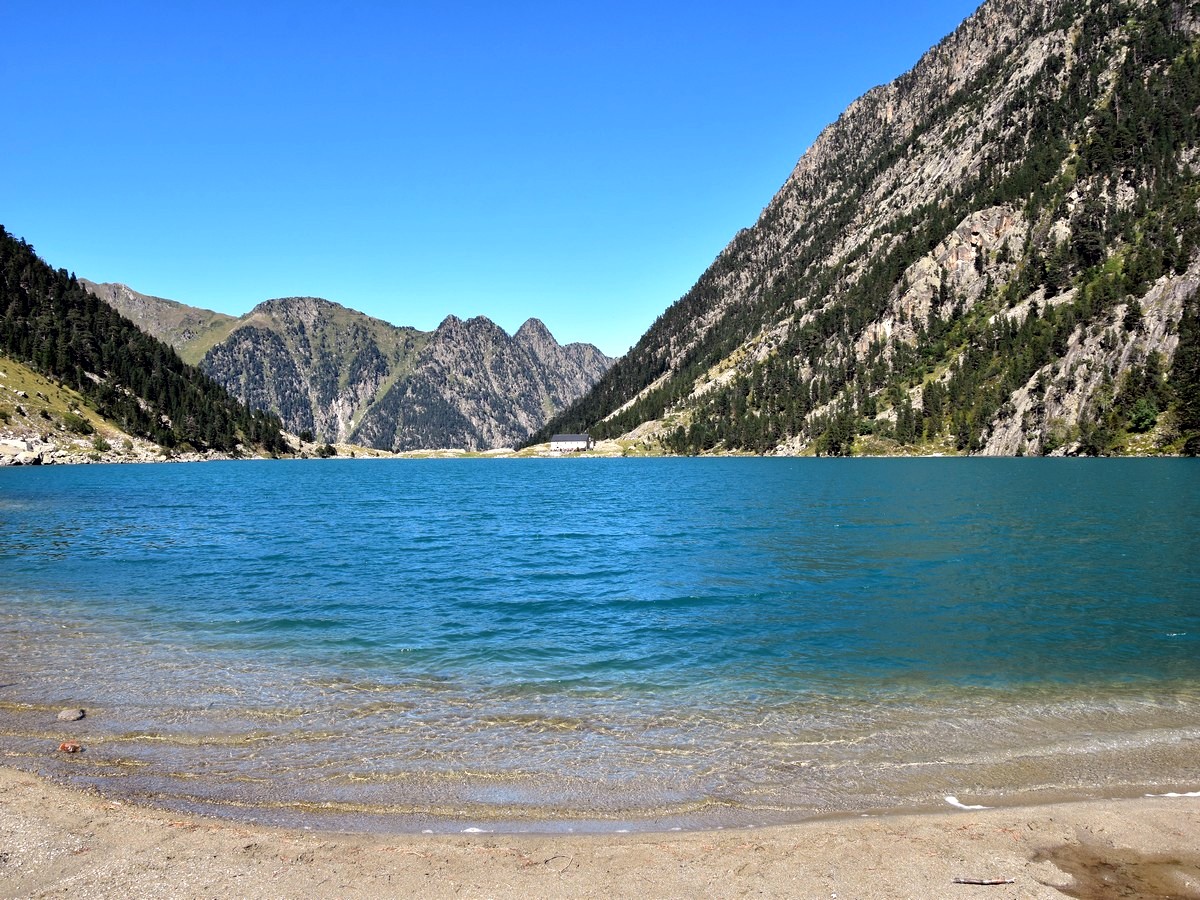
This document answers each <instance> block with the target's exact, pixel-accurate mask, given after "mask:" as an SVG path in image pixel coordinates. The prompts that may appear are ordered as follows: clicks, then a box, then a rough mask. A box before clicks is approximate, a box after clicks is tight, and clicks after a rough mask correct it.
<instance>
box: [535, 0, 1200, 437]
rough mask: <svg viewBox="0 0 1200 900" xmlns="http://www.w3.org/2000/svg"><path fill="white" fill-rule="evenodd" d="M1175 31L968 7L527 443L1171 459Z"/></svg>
mask: <svg viewBox="0 0 1200 900" xmlns="http://www.w3.org/2000/svg"><path fill="white" fill-rule="evenodd" d="M1197 8H1198V5H1197V4H1196V3H1195V2H1179V0H1136V2H1101V0H989V2H987V3H985V4H984V5H983V6H982V7H980V9H979V10H978V11H977V12H976V13H975V14H974V15H972V16H971V17H970V18H969V19H967V20H966V21H965V22H964V23H963V24H962V25H961V26H960V27H959V28H958V29H957V30H956V31H955V32H954V33H953V34H951V35H950V36H949V37H947V38H946V39H945V40H943V41H942V42H941V43H940V44H938V45H937V46H936V47H934V48H933V49H932V50H930V51H929V52H928V53H927V54H926V55H925V56H924V57H923V58H922V59H921V60H920V61H919V62H918V63H917V65H916V66H915V67H914V68H913V69H912V70H911V71H910V72H908V73H906V74H905V75H903V76H902V77H900V78H899V79H897V80H896V81H894V82H892V83H891V84H888V85H885V86H882V87H879V88H876V89H874V90H872V91H870V92H868V93H867V94H866V95H864V96H863V97H861V98H860V99H859V100H857V101H855V103H853V104H852V105H851V106H850V107H849V108H848V109H847V110H846V111H845V112H844V113H843V114H842V116H841V117H840V118H839V119H838V120H837V121H836V122H835V123H834V124H832V125H830V126H829V127H828V128H827V129H826V130H825V131H824V132H823V133H822V134H821V136H820V137H819V138H818V140H817V141H816V142H815V143H814V144H813V146H812V147H811V148H810V149H809V150H808V152H807V153H805V154H804V156H803V157H802V158H801V159H800V161H799V162H798V164H797V165H796V168H795V170H794V171H793V172H792V174H791V176H790V177H789V178H788V179H787V181H786V183H785V184H784V185H783V187H782V188H781V189H780V191H779V192H778V193H777V194H776V196H775V197H774V198H773V199H772V200H771V202H770V203H769V204H768V206H767V207H766V208H765V209H764V210H763V213H762V215H761V216H760V218H759V220H758V222H757V223H756V224H755V225H754V226H753V227H752V228H750V229H746V230H743V231H741V232H739V233H738V234H737V235H736V236H735V237H734V239H733V241H732V242H731V243H730V244H729V246H728V247H726V249H725V250H724V251H723V252H722V253H721V255H720V256H719V257H718V258H717V259H716V261H715V262H714V263H713V264H712V265H711V266H710V267H709V269H708V270H707V271H706V272H704V273H703V274H702V275H701V277H700V278H699V280H698V281H697V283H696V285H695V287H693V288H692V290H691V291H689V292H688V293H687V294H686V295H685V296H684V297H683V298H681V299H680V300H679V301H678V302H677V303H675V304H674V305H672V306H671V307H670V308H668V309H667V310H666V311H665V312H664V313H663V315H662V316H661V317H660V318H659V319H658V321H656V322H655V323H654V325H653V326H652V327H651V328H650V330H649V331H648V332H647V333H646V334H645V335H644V336H643V338H642V339H641V340H640V341H639V342H638V344H637V345H636V346H635V347H634V348H633V349H632V350H631V351H630V352H629V353H628V354H627V355H626V356H625V357H623V358H622V359H621V360H620V361H619V362H618V363H617V364H616V365H615V366H614V367H613V368H612V369H611V370H610V371H609V372H608V373H607V375H606V376H605V377H604V378H603V379H601V381H600V382H599V384H598V385H597V386H596V388H595V389H594V390H593V391H592V392H590V393H589V394H588V395H587V396H586V397H584V398H583V399H582V400H581V401H580V402H579V403H577V404H576V405H575V406H574V407H572V409H570V410H568V411H567V412H566V413H564V414H563V415H562V416H559V417H557V418H556V419H554V420H553V421H552V422H550V423H549V424H548V425H547V427H546V428H545V429H543V431H542V432H541V433H539V434H538V435H535V436H534V440H536V439H539V438H541V439H544V438H545V436H546V435H547V434H549V432H550V431H552V430H562V431H577V430H585V429H588V430H590V431H591V432H592V433H593V435H595V436H597V437H616V436H620V435H626V436H634V435H636V436H637V437H638V438H639V439H641V440H643V441H647V442H657V443H659V444H660V445H661V446H663V447H665V448H666V449H669V450H672V451H675V452H681V453H695V452H708V451H752V452H760V453H806V452H814V451H815V452H820V453H851V452H912V451H918V452H963V453H995V454H1015V453H1068V452H1070V453H1112V452H1153V451H1155V450H1165V451H1173V450H1175V451H1177V450H1180V449H1184V448H1186V447H1193V448H1194V447H1196V446H1197V445H1198V444H1200V437H1198V436H1200V419H1198V418H1197V416H1195V415H1193V414H1192V413H1191V412H1190V410H1192V409H1194V408H1197V407H1200V403H1194V402H1192V400H1191V399H1190V398H1191V397H1192V395H1193V394H1194V393H1195V392H1196V391H1198V390H1200V372H1196V371H1194V369H1195V363H1194V362H1193V360H1194V359H1196V358H1197V357H1198V356H1200V353H1193V352H1192V348H1193V346H1194V345H1195V342H1196V341H1197V340H1200V322H1197V317H1198V315H1200V311H1198V310H1197V305H1198V303H1200V301H1198V300H1197V292H1196V288H1197V285H1198V284H1200V217H1198V214H1197V200H1198V197H1200V181H1198V179H1197V175H1196V167H1197V165H1198V164H1200V160H1198V159H1197V153H1198V151H1197V138H1198V132H1200V129H1198V126H1197V120H1198V118H1200V48H1198V43H1197V36H1198V34H1200V13H1198V11H1197ZM1181 348H1182V351H1181ZM1193 419H1197V420H1196V421H1193ZM1189 441H1191V443H1189Z"/></svg>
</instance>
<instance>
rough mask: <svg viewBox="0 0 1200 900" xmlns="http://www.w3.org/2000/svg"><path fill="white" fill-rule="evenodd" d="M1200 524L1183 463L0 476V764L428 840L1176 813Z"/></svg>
mask: <svg viewBox="0 0 1200 900" xmlns="http://www.w3.org/2000/svg"><path fill="white" fill-rule="evenodd" d="M1198 509H1200V464H1197V463H1196V462H1195V461H1191V460H1061V459H1060V460H1052V459H1051V460H1046V459H911V460H908V459H895V460H885V459H879V460H872V459H857V460H817V459H643V460H634V459H630V460H614V459H524V460H504V459H498V460H486V459H481V460H328V461H315V460H314V461H242V462H214V463H197V464H186V465H184V464H180V465H168V464H156V465H144V466H100V465H97V466H78V467H56V468H43V469H0V598H2V600H0V754H2V756H0V762H2V763H3V764H4V765H9V766H13V767H17V768H23V769H27V770H30V771H36V772H39V773H42V774H44V775H47V776H50V777H52V778H56V779H59V780H64V781H68V782H71V783H74V784H85V785H95V786H98V787H99V788H100V789H101V790H102V791H103V792H105V793H106V794H109V795H112V796H115V797H122V798H128V799H133V800H138V801H141V802H149V803H153V804H156V805H159V806H166V807H169V808H175V809H181V810H187V811H193V812H205V813H214V814H217V815H221V816H225V817H229V818H235V819H242V820H255V821H260V822H271V823H277V824H288V825H296V824H300V825H309V826H312V827H334V828H355V829H381V830H408V831H424V830H430V831H463V830H473V829H478V830H483V831H490V830H508V831H514V830H515V831H520V830H540V831H545V830H570V829H574V830H609V831H621V830H636V829H661V828H699V827H733V826H749V825H759V824H769V823H776V822H785V821H794V820H798V819H803V818H808V817H812V816H816V815H829V814H869V813H875V812H882V811H888V810H897V809H914V810H920V809H932V808H943V809H944V808H946V803H947V801H946V799H945V798H946V797H948V796H952V797H957V798H958V800H959V801H960V802H962V803H966V804H984V805H1003V804H1015V803H1028V802H1037V801H1040V800H1057V799H1064V798H1071V797H1093V796H1130V795H1133V796H1136V795H1140V794H1142V793H1162V792H1168V791H1193V790H1196V789H1197V788H1200V784H1198V783H1197V782H1196V777H1197V776H1196V770H1195V757H1196V752H1197V750H1198V749H1200V743H1198V741H1200V553H1198V552H1197V548H1198V547H1200V519H1198V517H1197V514H1196V511H1197V510H1198ZM74 706H80V707H84V708H86V709H87V710H88V715H87V718H86V719H84V720H83V721H81V722H76V723H69V724H64V723H60V722H58V721H57V720H56V718H55V716H56V713H57V712H58V710H59V709H61V708H63V707H74ZM67 739H70V740H78V741H79V742H81V743H82V744H83V745H84V747H85V752H83V753H80V754H74V755H70V756H68V755H67V754H60V753H57V752H56V751H55V748H56V747H57V746H58V742H59V741H62V740H67Z"/></svg>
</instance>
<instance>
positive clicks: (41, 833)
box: [0, 769, 1200, 900]
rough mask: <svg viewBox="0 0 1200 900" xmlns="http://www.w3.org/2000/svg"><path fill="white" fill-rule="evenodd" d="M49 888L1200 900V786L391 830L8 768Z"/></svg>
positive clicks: (0, 812) (11, 890)
mask: <svg viewBox="0 0 1200 900" xmlns="http://www.w3.org/2000/svg"><path fill="white" fill-rule="evenodd" d="M956 879H965V880H975V881H998V880H999V881H1007V880H1009V879H1011V881H1012V883H1005V884H961V883H957V882H956ZM50 895H54V896H62V895H74V896H88V897H155V898H164V897H218V896H220V897H249V898H253V897H264V898H265V897H271V898H280V897H318V898H320V897H382V896H421V897H433V898H436V897H496V898H503V897H514V898H516V897H520V898H526V897H549V898H558V897H638V898H656V897H697V896H706V897H743V896H754V897H822V898H834V897H837V898H843V900H844V898H851V897H857V898H897V897H922V898H924V897H953V898H958V897H961V898H964V900H972V898H977V897H978V898H989V900H1000V898H1036V897H1047V898H1061V897H1063V896H1069V897H1081V898H1100V897H1151V898H1152V897H1178V898H1200V798H1195V797H1179V798H1145V799H1138V800H1116V801H1090V802H1086V803H1072V804H1061V805H1047V806H1036V807H1024V808H1001V809H991V810H956V811H948V812H945V813H935V814H926V815H918V816H910V815H895V816H883V817H875V818H848V819H837V820H827V821H814V822H807V823H802V824H798V825H792V826H784V827H772V828H759V829H741V830H725V831H698V832H670V833H665V834H610V835H547V836H537V835H499V834H493V835H454V836H444V835H438V836H434V835H377V834H340V833H319V832H315V831H305V830H286V829H273V828H266V827H258V826H250V825H243V824H238V823H232V822H227V821H221V820H217V819H206V818H201V817H190V816H179V815H177V814H172V813H167V812H161V811H157V810H151V809H145V808H139V807H136V806H133V805H129V804H123V803H119V802H114V801H111V800H108V799H106V798H104V797H102V796H100V795H98V794H96V793H92V792H86V791H78V790H74V789H69V788H65V787H62V786H59V785H57V784H53V783H50V782H48V781H46V780H44V779H41V778H39V777H37V776H34V775H30V774H27V773H24V772H19V771H15V770H11V769H0V896H4V897H43V896H50Z"/></svg>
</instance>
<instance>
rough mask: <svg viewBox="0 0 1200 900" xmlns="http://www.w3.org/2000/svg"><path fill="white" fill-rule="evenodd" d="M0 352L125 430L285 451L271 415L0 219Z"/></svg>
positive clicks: (76, 416)
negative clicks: (185, 358)
mask: <svg viewBox="0 0 1200 900" xmlns="http://www.w3.org/2000/svg"><path fill="white" fill-rule="evenodd" d="M0 352H3V353H5V354H7V355H9V356H11V357H12V358H14V359H16V360H17V361H20V362H24V363H26V364H27V365H28V366H29V367H30V368H31V369H33V370H34V371H36V372H39V373H41V374H42V375H45V376H47V377H49V378H51V379H54V380H55V381H56V382H60V383H62V384H63V385H64V386H66V387H67V388H69V389H71V390H73V391H75V392H78V394H79V395H81V396H82V397H83V398H84V402H85V403H86V404H87V405H88V406H90V407H91V408H92V409H93V410H94V411H95V412H96V413H98V414H99V415H101V416H103V417H104V418H106V419H109V420H111V421H112V422H114V423H116V424H117V425H118V426H119V427H120V428H122V429H123V430H125V431H126V432H127V433H129V434H133V435H138V436H141V437H146V438H149V439H150V440H153V441H155V442H156V443H158V444H160V445H162V446H163V447H169V448H173V447H179V448H181V449H186V448H189V447H190V448H195V449H198V450H205V449H214V450H221V451H226V452H235V451H236V448H237V445H238V444H247V445H252V446H256V447H261V448H263V449H265V450H267V451H281V450H286V445H285V444H284V442H283V438H282V435H281V434H280V431H279V428H280V425H279V420H278V418H276V417H275V416H273V415H270V414H267V413H261V412H251V411H250V410H248V409H246V408H245V407H244V406H241V405H240V404H238V403H237V402H236V401H234V400H233V399H232V398H230V396H229V395H228V394H227V393H226V392H225V390H224V389H223V388H221V387H220V386H219V385H218V384H216V382H214V381H212V379H210V378H208V377H207V376H206V375H204V374H203V373H202V372H200V371H199V370H197V369H195V368H193V367H191V366H187V365H185V364H184V363H183V362H182V361H181V360H180V359H179V357H178V356H177V355H176V353H175V351H173V350H172V349H171V348H170V347H168V346H167V345H165V344H163V343H162V342H161V341H158V340H156V339H154V338H152V337H150V336H148V335H146V334H144V333H143V332H141V331H140V330H138V328H137V327H136V326H134V325H133V323H132V322H130V321H129V320H128V319H126V318H124V317H123V316H121V315H120V314H119V313H117V312H116V311H115V310H114V309H112V307H110V306H108V305H107V304H106V303H104V302H103V301H101V300H99V299H97V298H96V297H94V296H93V295H92V294H90V293H89V292H88V291H86V290H85V289H84V288H83V287H82V286H81V285H80V283H79V282H78V280H77V279H76V278H75V276H74V275H72V274H68V273H67V272H66V270H64V269H59V270H57V271H56V270H54V269H52V268H51V267H50V266H48V265H47V264H46V263H45V262H43V261H42V260H41V259H39V258H38V257H37V255H36V254H35V253H34V249H33V247H31V246H30V245H29V244H27V243H26V242H25V241H23V240H18V239H17V238H14V237H13V236H11V235H10V234H9V233H8V232H7V231H6V230H4V229H3V227H0ZM63 423H64V425H65V426H66V427H67V428H68V429H70V430H72V431H75V432H77V433H80V434H88V433H90V432H91V430H93V426H92V425H91V423H90V422H89V421H88V419H87V417H86V416H84V415H83V414H82V411H68V412H67V413H66V414H64V415H63Z"/></svg>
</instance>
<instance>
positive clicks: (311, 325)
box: [87, 282, 612, 450]
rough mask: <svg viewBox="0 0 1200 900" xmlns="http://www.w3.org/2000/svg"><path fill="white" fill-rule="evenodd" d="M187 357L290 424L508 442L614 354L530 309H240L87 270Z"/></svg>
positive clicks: (301, 304) (293, 302) (105, 294)
mask: <svg viewBox="0 0 1200 900" xmlns="http://www.w3.org/2000/svg"><path fill="white" fill-rule="evenodd" d="M87 284H88V286H89V288H90V289H91V290H92V291H94V292H95V293H96V294H97V295H98V296H100V297H102V298H104V299H105V300H106V301H107V302H110V303H112V304H114V305H115V306H117V307H118V308H120V309H122V310H123V311H127V314H129V315H130V316H131V317H136V318H137V319H138V321H140V322H141V323H142V324H143V325H144V326H145V327H146V328H148V329H149V330H151V331H152V333H155V334H158V335H159V336H161V337H162V338H163V339H165V340H169V341H171V342H172V343H173V344H174V345H175V346H176V348H177V349H178V350H179V352H180V354H181V355H183V356H184V357H185V358H195V359H197V360H198V364H199V366H200V367H201V368H202V369H203V370H204V371H205V372H207V373H208V374H209V375H211V376H212V377H213V378H214V379H215V380H217V381H218V382H219V383H221V384H222V385H224V386H225V387H226V388H227V389H228V390H229V391H230V392H231V393H232V394H233V395H234V396H236V397H238V398H239V399H240V400H242V401H243V402H244V403H246V404H248V405H249V406H251V407H252V408H254V409H265V410H271V411H273V412H275V413H278V414H279V416H280V417H281V418H282V420H283V423H284V425H285V427H286V428H287V429H288V430H289V431H291V432H293V433H295V434H311V435H312V436H314V437H315V438H316V439H317V440H320V441H335V442H350V443H355V444H361V445H363V446H368V447H374V448H378V449H381V450H417V449H427V448H437V447H456V448H462V449H467V450H482V449H490V448H494V447H502V446H512V445H514V444H516V443H519V442H520V441H522V440H524V439H525V438H526V437H528V436H529V434H530V433H531V432H533V431H534V430H536V429H537V428H539V427H541V426H542V425H543V424H545V422H546V421H547V420H548V419H549V418H550V417H551V416H552V415H554V414H555V413H557V412H560V411H561V410H563V409H565V408H566V407H567V406H568V405H570V404H571V403H572V402H573V401H575V400H576V399H578V398H579V397H580V396H582V395H583V394H584V393H585V392H586V391H587V390H588V389H589V388H591V387H592V385H594V384H595V383H596V381H597V380H598V379H599V378H600V376H601V375H603V374H604V372H605V371H607V369H608V367H609V366H611V364H612V360H611V359H609V358H608V357H607V356H605V355H604V354H603V353H601V352H600V351H599V350H597V349H596V348H595V347H593V346H592V345H590V344H568V345H566V346H562V345H560V344H559V343H558V342H557V341H555V340H554V338H553V336H552V335H551V334H550V332H549V331H548V330H547V329H546V327H545V326H544V325H543V324H542V323H541V322H539V321H538V320H536V319H530V320H529V321H528V322H526V323H525V324H524V325H523V326H521V328H520V329H519V330H518V331H517V333H516V334H515V335H513V336H511V337H510V336H509V335H508V334H506V333H505V332H504V331H503V329H501V328H500V327H499V326H497V325H496V324H495V323H493V322H491V321H490V320H488V319H486V318H484V317H477V318H473V319H469V320H467V321H463V320H461V319H458V318H456V317H454V316H449V317H447V318H446V319H445V321H443V322H442V324H441V325H440V326H438V328H437V329H436V330H435V331H432V332H424V331H419V330H417V329H415V328H404V327H397V326H394V325H391V324H389V323H387V322H384V321H383V320H381V319H376V318H372V317H370V316H367V315H364V314H363V313H360V312H357V311H356V310H352V309H348V308H346V307H344V306H341V305H340V304H337V303H332V302H330V301H328V300H322V299H319V298H315V297H288V298H282V299H277V300H268V301H266V302H264V303H260V304H259V305H258V306H256V307H255V308H254V309H253V310H251V311H250V312H249V313H247V314H246V315H244V316H242V317H241V318H237V319H235V318H233V317H230V316H221V315H220V314H218V313H212V312H209V311H208V310H202V309H197V308H195V307H190V306H185V305H183V304H180V303H175V302H173V301H170V300H163V299H161V298H157V297H147V296H146V295H143V294H138V293H137V292H136V291H132V290H130V289H129V288H127V287H125V286H124V285H112V284H99V285H98V284H92V283H91V282H87Z"/></svg>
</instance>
